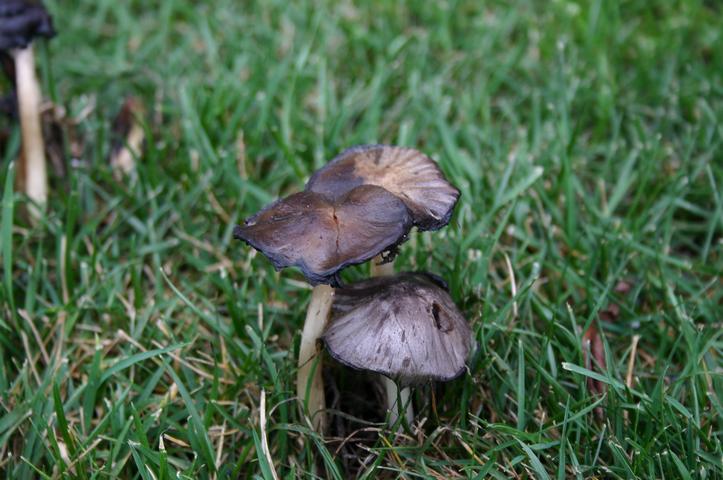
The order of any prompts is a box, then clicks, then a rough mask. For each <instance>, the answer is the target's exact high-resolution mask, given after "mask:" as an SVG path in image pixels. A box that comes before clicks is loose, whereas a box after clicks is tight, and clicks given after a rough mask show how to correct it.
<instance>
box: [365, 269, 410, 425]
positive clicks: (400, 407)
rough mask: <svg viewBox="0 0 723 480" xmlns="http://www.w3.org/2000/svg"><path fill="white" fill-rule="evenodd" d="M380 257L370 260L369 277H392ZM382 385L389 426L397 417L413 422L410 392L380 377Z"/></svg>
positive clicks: (392, 270) (392, 271) (390, 271)
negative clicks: (385, 398)
mask: <svg viewBox="0 0 723 480" xmlns="http://www.w3.org/2000/svg"><path fill="white" fill-rule="evenodd" d="M382 261H383V260H382V257H381V256H378V257H376V258H375V259H374V260H372V265H371V272H370V273H371V276H372V277H387V276H390V275H394V263H393V262H388V263H382ZM382 383H383V384H384V391H385V392H386V394H387V411H388V412H389V425H394V424H395V423H397V420H399V417H401V416H402V415H404V417H405V418H406V419H407V423H408V424H409V425H411V424H412V421H413V420H414V407H413V406H412V401H411V390H410V389H409V387H404V388H402V389H401V390H400V389H399V387H398V386H397V382H395V381H394V380H392V379H391V378H389V377H386V376H384V375H382Z"/></svg>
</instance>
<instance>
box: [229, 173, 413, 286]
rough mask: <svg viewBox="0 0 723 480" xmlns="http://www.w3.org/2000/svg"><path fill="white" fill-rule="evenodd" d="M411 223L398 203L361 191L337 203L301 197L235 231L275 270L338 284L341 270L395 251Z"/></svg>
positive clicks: (378, 192)
mask: <svg viewBox="0 0 723 480" xmlns="http://www.w3.org/2000/svg"><path fill="white" fill-rule="evenodd" d="M411 227H412V219H411V217H410V215H409V212H408V211H407V208H406V207H405V206H404V203H403V202H402V201H401V200H399V199H398V198H397V197H395V196H394V195H392V194H391V193H389V192H387V191H386V190H384V189H383V188H380V187H376V186H373V185H362V186H359V187H357V188H354V189H352V190H350V191H349V192H348V193H346V194H345V195H343V196H340V197H338V198H336V199H334V200H330V199H328V198H326V197H325V196H324V195H320V194H318V193H314V192H300V193H296V194H294V195H291V196H289V197H286V198H282V199H281V200H277V201H276V202H274V203H272V204H271V205H269V206H268V207H266V208H264V209H263V210H262V211H260V212H259V213H257V214H256V215H254V216H252V217H250V218H249V219H247V220H246V221H245V223H244V225H239V226H237V227H236V228H235V229H234V232H233V235H234V238H237V239H239V240H243V241H245V242H246V243H248V244H249V245H251V246H252V247H254V248H255V249H257V250H259V251H260V252H261V253H263V254H264V255H266V256H267V257H268V258H269V259H270V260H271V261H272V262H273V264H274V266H275V267H276V268H277V269H281V268H284V267H289V266H296V267H299V268H300V269H301V271H302V273H303V274H304V276H305V277H306V278H307V280H309V282H310V283H312V284H316V283H330V284H336V274H337V272H338V271H339V270H341V269H342V268H344V267H346V266H349V265H354V264H358V263H363V262H366V261H367V260H370V259H371V258H373V257H375V256H376V255H379V254H380V253H382V252H385V251H390V250H393V249H394V248H395V247H396V246H397V245H398V244H399V243H401V242H403V241H404V240H406V238H407V233H408V232H409V229H410V228H411Z"/></svg>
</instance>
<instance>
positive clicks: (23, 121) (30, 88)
mask: <svg viewBox="0 0 723 480" xmlns="http://www.w3.org/2000/svg"><path fill="white" fill-rule="evenodd" d="M13 56H14V57H15V78H16V81H15V83H16V85H17V94H18V109H19V111H20V129H21V132H22V139H23V140H22V148H23V154H22V159H23V160H22V162H23V163H21V165H20V169H19V170H20V175H21V179H20V181H21V182H22V184H23V186H24V187H23V188H24V189H25V194H26V195H27V196H28V198H29V199H30V200H32V201H33V202H34V205H31V207H30V214H31V215H32V217H34V218H35V219H38V218H40V217H41V216H42V212H43V210H44V209H45V204H46V202H47V199H48V174H47V172H46V167H45V145H44V144H43V129H42V125H41V122H40V103H41V101H42V94H41V92H40V84H39V83H38V77H37V76H36V75H35V55H34V54H33V46H32V45H29V46H28V47H27V48H22V49H17V50H14V51H13Z"/></svg>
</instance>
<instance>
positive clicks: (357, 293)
mask: <svg viewBox="0 0 723 480" xmlns="http://www.w3.org/2000/svg"><path fill="white" fill-rule="evenodd" d="M443 287H444V283H443V282H441V281H440V279H439V278H438V277H435V276H432V275H429V274H423V273H403V274H399V275H395V276H389V277H376V278H372V279H369V280H364V281H362V282H359V283H355V284H352V285H349V286H346V287H343V288H339V289H337V290H336V291H335V293H334V303H333V305H332V313H331V320H330V321H329V325H328V326H327V329H326V331H325V332H324V335H323V336H322V339H323V340H324V343H325V344H326V348H327V350H328V351H329V353H330V354H331V356H332V357H334V358H335V359H336V360H337V361H339V362H341V363H343V364H345V365H347V366H350V367H353V368H356V369H360V370H369V371H373V372H377V373H381V374H383V375H386V376H388V377H390V378H392V379H394V380H396V381H397V382H399V383H400V384H401V385H413V384H418V383H424V382H426V381H429V380H437V381H449V380H452V379H454V378H456V377H458V376H459V375H461V374H462V373H463V372H464V369H465V362H466V360H467V357H468V356H469V352H470V348H471V345H472V336H471V331H470V328H469V326H468V325H467V322H466V320H465V319H464V317H463V316H462V313H461V312H460V311H459V309H458V308H457V306H456V305H455V304H454V302H453V301H452V298H451V297H450V296H449V293H447V291H446V290H445V289H444V288H443Z"/></svg>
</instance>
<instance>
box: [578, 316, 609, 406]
mask: <svg viewBox="0 0 723 480" xmlns="http://www.w3.org/2000/svg"><path fill="white" fill-rule="evenodd" d="M582 347H583V348H582V351H583V355H584V358H585V368H587V369H588V370H598V371H605V369H606V368H607V363H606V362H605V348H604V346H603V341H602V338H601V335H600V331H599V330H598V329H597V327H596V326H595V324H594V323H593V324H592V325H590V328H588V329H587V331H586V332H585V333H584V334H583V336H582ZM587 388H588V390H589V391H590V392H591V393H592V394H594V395H598V394H603V393H605V384H604V383H603V382H601V381H599V380H595V379H593V378H590V377H588V378H587Z"/></svg>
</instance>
